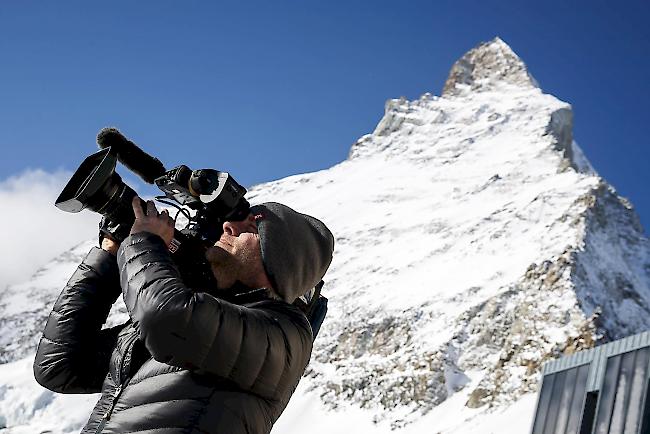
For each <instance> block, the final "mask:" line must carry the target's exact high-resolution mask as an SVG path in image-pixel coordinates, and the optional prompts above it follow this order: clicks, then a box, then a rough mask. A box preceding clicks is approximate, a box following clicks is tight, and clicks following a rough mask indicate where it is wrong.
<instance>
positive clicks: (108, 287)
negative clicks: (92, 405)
mask: <svg viewBox="0 0 650 434" xmlns="http://www.w3.org/2000/svg"><path fill="white" fill-rule="evenodd" d="M119 295H120V286H119V274H118V271H117V261H116V259H115V257H114V256H112V255H111V254H110V253H108V252H106V251H104V250H102V249H99V248H97V247H95V248H93V249H92V250H91V251H90V252H89V253H88V255H87V256H86V258H85V259H84V260H83V261H82V262H81V264H79V266H78V267H77V269H76V270H75V272H74V274H73V275H72V277H71V278H70V280H69V281H68V283H67V284H66V286H65V288H64V289H63V291H62V292H61V295H60V296H59V298H58V299H57V301H56V303H55V304H54V307H53V308H52V312H51V313H50V316H49V318H48V320H47V323H46V325H45V330H43V336H42V337H41V340H40V342H39V344H38V350H37V351H36V358H35V359H34V377H35V378H36V381H38V383H39V384H40V385H42V386H43V387H46V388H48V389H50V390H53V391H55V392H59V393H97V392H100V390H101V386H102V383H103V381H104V378H105V377H106V374H107V373H108V364H109V360H110V356H111V353H112V349H113V347H114V346H115V342H116V340H117V335H118V332H119V330H120V328H121V327H122V326H117V327H113V328H110V329H104V330H102V325H103V324H104V322H105V321H106V318H107V316H108V313H109V311H110V308H111V305H112V304H113V303H114V302H115V300H116V299H117V297H118V296H119Z"/></svg>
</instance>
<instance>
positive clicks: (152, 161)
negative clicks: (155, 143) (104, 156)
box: [97, 128, 166, 184]
mask: <svg viewBox="0 0 650 434" xmlns="http://www.w3.org/2000/svg"><path fill="white" fill-rule="evenodd" d="M97 144H98V145H99V147H100V148H101V149H104V148H108V147H110V148H111V152H114V153H115V154H116V155H117V159H118V160H120V162H121V163H122V164H124V165H125V166H126V167H127V168H128V169H129V170H131V171H132V172H133V173H135V174H137V175H138V176H139V177H140V178H142V180H144V181H145V182H147V183H149V184H153V182H154V180H155V179H156V178H158V177H159V176H162V175H164V174H165V172H166V169H165V166H163V164H162V163H161V162H160V160H159V159H157V158H155V157H152V156H151V155H149V154H147V153H146V152H144V151H143V150H142V149H140V148H139V147H138V145H136V144H135V143H133V142H132V141H130V140H129V139H127V138H126V137H124V135H122V133H120V132H119V130H118V129H117V128H102V130H101V131H100V132H99V133H98V134H97Z"/></svg>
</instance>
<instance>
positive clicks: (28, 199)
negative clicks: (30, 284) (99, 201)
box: [0, 169, 100, 291]
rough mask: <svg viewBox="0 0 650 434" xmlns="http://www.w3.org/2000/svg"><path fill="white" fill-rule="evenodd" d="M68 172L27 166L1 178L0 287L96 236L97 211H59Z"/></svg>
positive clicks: (26, 274) (22, 279) (28, 275)
mask: <svg viewBox="0 0 650 434" xmlns="http://www.w3.org/2000/svg"><path fill="white" fill-rule="evenodd" d="M71 175H72V173H71V172H67V171H57V172H54V173H48V172H45V171H43V170H40V169H37V170H33V169H29V170H25V171H24V172H22V173H20V174H19V175H16V176H12V177H10V178H8V179H5V180H2V181H0V204H2V213H0V234H1V239H2V241H3V249H2V253H1V256H0V258H1V260H0V291H3V290H4V288H6V286H7V285H9V284H12V283H17V282H21V281H24V280H26V279H28V278H29V277H30V276H31V274H32V273H33V272H35V271H36V270H37V269H38V267H40V266H42V265H43V264H45V263H46V262H47V261H49V260H50V259H52V258H54V257H55V256H57V255H58V254H60V253H62V252H63V251H65V250H67V249H69V248H70V247H72V246H74V245H76V244H77V243H80V242H82V241H86V240H88V239H92V238H94V237H96V236H97V227H98V223H99V220H100V216H99V214H96V213H93V212H90V211H82V212H80V213H78V214H70V213H66V212H63V211H61V210H59V209H58V208H56V207H55V206H54V201H55V200H56V198H57V197H58V195H59V193H60V192H61V190H62V189H63V186H64V185H65V183H66V182H67V181H68V180H69V179H70V176H71Z"/></svg>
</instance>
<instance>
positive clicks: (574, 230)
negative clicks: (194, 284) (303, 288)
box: [0, 38, 650, 434]
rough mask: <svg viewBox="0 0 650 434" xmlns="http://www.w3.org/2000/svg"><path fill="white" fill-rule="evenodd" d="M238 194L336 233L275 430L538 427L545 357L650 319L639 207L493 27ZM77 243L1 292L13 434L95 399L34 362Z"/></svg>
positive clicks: (61, 428) (1, 392) (61, 422)
mask: <svg viewBox="0 0 650 434" xmlns="http://www.w3.org/2000/svg"><path fill="white" fill-rule="evenodd" d="M249 199H250V200H251V202H253V203H258V202H263V201H267V200H274V201H279V202H283V203H286V204H287V205H289V206H292V207H294V208H296V209H298V210H300V211H302V212H306V213H309V214H313V215H315V216H318V217H319V218H321V219H322V220H323V221H324V222H325V223H326V224H327V225H328V226H329V227H330V228H331V230H332V232H333V233H334V234H335V236H336V251H335V257H334V261H333V263H332V267H331V269H330V271H329V272H328V275H327V276H326V286H325V288H324V292H325V294H326V295H327V296H328V297H329V299H330V305H329V307H330V310H329V314H328V316H327V318H326V320H325V323H324V324H323V327H322V329H321V333H320V335H319V336H318V339H317V341H316V345H315V348H314V352H313V354H312V360H311V363H310V365H309V367H308V370H307V372H306V374H305V378H304V379H303V381H302V382H301V384H300V386H299V388H298V389H297V391H296V394H295V395H294V397H293V398H292V401H291V403H290V405H289V407H288V409H287V410H286V412H285V414H283V415H282V417H281V418H280V420H279V421H278V423H277V425H276V427H275V429H274V431H273V432H274V433H298V432H305V430H306V429H309V432H310V433H311V434H319V433H326V432H327V433H343V432H348V431H350V430H355V429H356V430H357V431H358V432H364V433H385V432H393V431H397V432H403V433H424V432H426V433H429V432H432V433H449V434H451V433H456V434H468V433H482V434H483V433H490V432H494V433H497V432H498V433H505V434H508V433H525V432H529V430H530V425H531V422H532V414H533V410H534V406H535V399H536V398H535V395H534V394H535V392H536V388H537V382H538V379H539V370H540V367H541V364H542V363H543V362H544V361H545V360H548V359H551V358H555V357H558V356H559V355H561V354H563V353H571V352H574V351H576V350H580V349H584V348H589V347H592V346H594V345H596V344H597V343H598V342H601V341H603V340H607V339H615V338H620V337H623V336H627V335H629V334H633V333H637V332H640V331H642V330H646V329H648V327H649V326H650V320H649V319H648V318H650V317H649V316H648V315H647V314H648V310H649V306H650V256H649V253H650V244H649V243H648V239H647V238H645V237H644V235H643V230H642V228H641V226H640V224H639V222H638V218H637V217H636V214H635V213H634V210H633V208H632V207H631V205H630V204H629V203H628V202H627V201H626V200H625V199H623V198H621V197H619V196H617V195H616V192H615V190H614V189H613V188H612V187H611V186H609V185H608V184H607V183H606V181H604V180H603V179H602V178H600V177H599V176H598V174H597V173H596V172H595V170H594V169H593V168H592V167H591V165H590V164H589V162H588V160H587V158H586V157H585V156H584V154H583V153H582V151H581V150H580V148H579V147H578V145H577V144H576V143H575V142H574V141H573V137H572V113H571V107H570V106H569V105H568V104H567V103H564V102H562V101H560V100H558V99H557V98H555V97H553V96H551V95H548V94H544V93H543V92H542V90H541V89H540V88H539V87H538V85H537V82H536V81H535V80H534V79H533V78H532V76H531V75H530V74H529V72H528V71H527V69H526V66H525V64H524V63H523V62H522V61H521V59H519V57H517V55H516V54H515V53H514V52H512V50H511V49H510V48H509V47H508V46H507V45H506V44H505V43H504V42H503V41H501V40H500V39H498V38H496V39H494V40H493V41H490V42H488V43H484V44H481V45H479V46H477V47H476V48H474V49H473V50H471V51H469V52H468V53H467V54H465V55H464V56H463V57H462V58H461V59H459V61H458V62H456V64H455V65H454V66H453V67H452V70H451V73H450V76H449V79H448V80H447V82H446V83H445V86H444V90H443V92H442V96H440V97H438V96H433V95H431V94H428V93H427V94H424V95H423V96H422V97H421V98H419V99H417V100H414V101H407V100H406V99H403V98H401V99H394V100H390V101H388V102H387V104H386V113H385V115H384V117H383V119H381V121H380V122H379V124H378V125H377V128H376V129H375V131H374V132H372V133H371V134H368V135H365V136H363V137H361V138H360V139H359V140H358V141H357V142H356V143H354V145H353V146H352V148H351V150H350V155H349V158H348V159H346V160H345V161H343V162H341V163H340V164H338V165H336V166H334V167H332V168H329V169H326V170H322V171H319V172H315V173H308V174H303V175H296V176H291V177H288V178H284V179H281V180H278V181H274V182H270V183H266V184H262V185H258V186H255V187H254V188H252V189H251V191H250V193H249ZM88 246H89V245H82V246H78V247H76V248H74V249H73V250H71V251H70V252H68V253H66V254H65V255H63V256H62V257H61V258H58V259H57V260H55V261H54V262H52V263H51V264H50V265H48V266H47V267H46V268H45V269H44V270H43V271H42V272H41V273H40V274H37V275H36V276H35V278H34V279H32V280H30V281H29V282H26V283H24V284H22V285H15V286H13V287H10V288H9V290H8V291H7V292H6V293H5V295H4V297H3V298H2V299H0V325H2V329H3V333H2V337H1V339H3V341H2V343H3V345H2V347H1V348H3V349H2V352H1V353H0V357H2V360H3V361H5V362H8V363H7V364H6V365H4V366H0V385H1V386H0V387H1V389H0V420H1V418H4V420H5V422H4V423H5V425H6V426H8V427H14V426H16V428H11V429H9V430H8V432H16V433H18V432H23V431H20V430H21V429H23V428H19V427H18V425H19V424H25V423H31V424H32V425H28V426H30V427H31V428H30V429H32V431H31V432H37V430H45V429H49V430H51V432H53V433H64V432H74V430H75V429H77V430H78V429H79V427H80V426H81V425H82V424H83V422H85V418H86V417H87V415H88V414H89V413H90V406H91V404H92V403H93V402H94V401H93V399H91V398H88V397H84V398H80V397H63V396H53V395H52V394H49V393H48V392H45V391H43V390H42V389H40V388H38V386H36V385H35V384H34V383H33V380H31V379H30V378H31V377H30V375H31V371H30V370H29V369H28V368H29V367H30V355H31V354H33V351H34V344H35V342H37V338H38V333H39V331H40V327H42V325H43V320H44V315H46V314H47V311H48V310H49V309H50V307H51V305H52V304H53V302H54V298H55V297H56V294H57V293H58V291H59V290H60V288H61V287H62V286H63V283H64V282H65V279H66V278H67V277H68V276H69V275H70V273H71V272H72V270H73V269H74V267H75V265H76V263H77V262H78V260H79V258H80V255H82V254H83V253H84V252H85V251H86V250H87V249H88ZM114 311H115V314H114V315H113V316H112V317H111V322H112V323H115V322H118V321H120V320H122V319H123V318H124V315H125V313H124V311H123V307H122V308H120V307H119V306H116V307H115V309H114ZM31 357H33V356H31ZM84 399H87V400H84ZM84 405H87V407H85V408H82V407H83V406H84ZM72 406H74V409H75V411H74V412H73V413H72V415H71V416H66V417H61V416H60V414H61V412H60V411H59V410H58V409H60V408H64V407H70V408H71V407H72ZM84 409H85V410H86V411H84ZM30 421H31V422H30ZM70 427H73V428H72V431H66V430H67V429H68V428H70ZM24 429H27V428H24ZM25 432H27V431H25Z"/></svg>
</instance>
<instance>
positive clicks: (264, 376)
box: [34, 232, 312, 434]
mask: <svg viewBox="0 0 650 434" xmlns="http://www.w3.org/2000/svg"><path fill="white" fill-rule="evenodd" d="M118 264H119V265H118ZM118 268H119V273H118ZM120 284H121V287H122V288H123V289H122V291H123V295H124V300H125V303H126V307H127V310H128V312H129V316H130V318H131V319H130V321H128V322H127V323H125V324H122V325H120V326H117V327H113V328H107V329H102V325H103V324H104V322H105V321H106V318H107V316H108V313H109V310H110V307H111V305H112V304H113V303H114V302H115V300H116V299H117V297H118V296H119V294H120ZM262 292H263V291H257V292H253V293H251V294H252V295H250V294H249V295H247V296H246V297H248V300H247V301H246V302H243V303H241V304H235V303H230V302H227V301H224V300H222V299H219V298H215V297H213V296H212V295H209V294H208V293H204V292H193V291H192V290H190V289H189V288H187V287H186V286H185V285H184V284H183V282H182V280H181V279H180V277H179V273H178V270H177V269H176V267H175V265H174V263H173V262H172V260H171V257H170V256H169V253H168V252H167V250H166V248H165V245H164V243H163V241H162V240H161V239H160V238H159V237H158V236H155V235H152V234H148V233H145V232H143V233H139V234H135V235H132V236H130V237H128V238H127V239H126V240H125V241H124V243H122V246H121V247H120V249H119V251H118V258H117V261H116V259H115V258H114V257H113V256H111V255H110V254H108V253H107V252H105V251H103V250H101V249H99V248H94V249H93V250H91V251H90V253H89V254H88V256H87V257H86V258H85V259H84V261H83V262H82V263H81V264H80V265H79V267H78V268H77V270H76V271H75V273H74V274H73V275H72V277H71V278H70V281H69V282H68V283H67V285H66V287H65V288H64V290H63V292H62V293H61V295H60V296H59V298H58V300H57V301H56V303H55V305H54V308H53V309H52V313H51V314H50V317H49V319H48V321H47V324H46V326H45V330H44V331H43V336H42V338H41V341H40V343H39V346H38V350H37V353H36V358H35V360H34V375H35V378H36V380H37V381H38V382H39V383H40V384H41V385H43V386H44V387H47V388H48V389H50V390H53V391H55V392H59V393H97V392H101V394H102V395H101V398H100V400H99V402H97V405H96V406H95V408H94V410H93V412H92V414H91V416H90V418H89V420H88V423H87V424H86V426H85V427H84V429H83V430H82V433H84V434H85V433H99V432H101V433H103V434H109V433H139V434H145V433H146V434H154V433H157V434H161V433H165V434H176V433H228V434H238V433H268V432H269V431H270V430H271V427H272V426H273V423H274V422H275V421H276V420H277V418H278V417H279V416H280V414H281V413H282V411H283V410H284V408H285V407H286V405H287V403H288V401H289V398H290V397H291V394H292V393H293V391H294V389H295V387H296V385H297V384H298V381H299V380H300V377H301V376H302V374H303V372H304V369H305V367H306V365H307V363H308V361H309V357H310V354H311V348H312V332H311V328H310V326H309V322H308V321H307V318H306V317H305V316H304V315H303V314H302V312H300V310H298V309H297V308H295V307H294V306H292V305H290V304H287V303H285V302H283V301H277V300H272V299H269V298H266V297H265V296H262V295H255V294H261V293H262ZM244 298H245V297H244Z"/></svg>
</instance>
